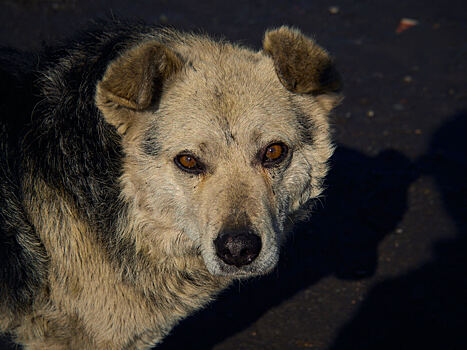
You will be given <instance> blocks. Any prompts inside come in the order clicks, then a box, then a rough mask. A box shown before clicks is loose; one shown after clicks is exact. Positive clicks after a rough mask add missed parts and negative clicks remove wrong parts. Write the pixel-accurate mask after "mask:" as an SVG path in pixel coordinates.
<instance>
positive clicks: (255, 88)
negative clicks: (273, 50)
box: [160, 47, 294, 143]
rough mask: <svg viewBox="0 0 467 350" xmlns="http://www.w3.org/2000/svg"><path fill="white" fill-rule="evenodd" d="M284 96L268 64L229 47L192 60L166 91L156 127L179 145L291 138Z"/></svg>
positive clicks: (287, 101) (287, 100) (257, 56)
mask: <svg viewBox="0 0 467 350" xmlns="http://www.w3.org/2000/svg"><path fill="white" fill-rule="evenodd" d="M289 95H290V94H289V92H288V91H287V90H286V89H285V88H284V87H283V86H282V85H281V83H280V82H279V80H278V78H277V75H276V73H275V71H274V67H273V65H272V62H271V61H270V59H269V58H267V57H265V56H264V55H262V54H260V53H253V52H251V51H247V50H243V49H236V48H232V47H231V48H229V49H225V50H218V51H215V52H214V53H212V54H211V55H207V54H204V55H203V56H202V57H195V58H194V59H193V61H192V62H190V63H189V64H188V65H187V67H186V69H185V70H184V71H183V72H182V74H180V76H179V77H178V78H177V79H176V80H175V81H174V82H173V83H172V85H171V86H170V87H169V88H168V89H167V91H166V92H165V94H164V98H163V99H162V101H161V104H160V115H161V118H162V119H163V120H162V121H161V125H162V126H163V127H164V129H165V130H164V133H170V134H172V137H171V139H172V140H173V139H174V138H173V137H174V136H176V139H177V140H179V141H180V142H181V143H186V142H204V143H210V141H215V140H217V141H218V140H220V139H224V140H225V141H226V142H229V139H237V140H238V142H240V143H251V142H252V141H253V142H260V141H261V140H260V139H261V137H263V136H264V137H265V138H270V139H274V138H277V139H281V138H282V139H283V138H292V137H293V135H292V134H291V128H290V124H293V121H294V113H293V110H292V106H291V102H290V96H289ZM242 139H243V140H242ZM242 141H243V142H242Z"/></svg>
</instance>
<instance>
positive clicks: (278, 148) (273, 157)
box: [262, 143, 288, 167]
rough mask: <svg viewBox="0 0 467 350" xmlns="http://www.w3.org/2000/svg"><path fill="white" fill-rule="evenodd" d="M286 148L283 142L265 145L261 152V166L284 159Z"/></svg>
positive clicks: (273, 163) (274, 163) (267, 165)
mask: <svg viewBox="0 0 467 350" xmlns="http://www.w3.org/2000/svg"><path fill="white" fill-rule="evenodd" d="M287 151H288V148H287V146H286V145H284V144H283V143H273V144H270V145H269V146H267V147H266V148H265V150H264V152H263V159H262V162H263V166H265V167H269V166H273V165H276V164H278V163H280V162H281V161H283V160H284V159H285V156H286V155H287Z"/></svg>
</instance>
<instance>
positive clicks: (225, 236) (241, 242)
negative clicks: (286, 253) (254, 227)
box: [214, 231, 262, 267]
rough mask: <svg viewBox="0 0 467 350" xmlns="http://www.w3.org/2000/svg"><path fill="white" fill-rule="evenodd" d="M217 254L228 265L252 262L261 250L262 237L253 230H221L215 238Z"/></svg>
mask: <svg viewBox="0 0 467 350" xmlns="http://www.w3.org/2000/svg"><path fill="white" fill-rule="evenodd" d="M214 246H215V247H216V254H217V256H218V257H219V258H220V259H222V261H223V262H225V263H226V264H228V265H234V266H236V267H241V266H244V265H248V264H251V263H252V262H253V261H254V260H255V259H256V258H257V257H258V255H259V253H260V251H261V246H262V243H261V238H260V237H259V236H258V235H256V234H254V233H251V232H248V231H247V232H237V231H227V232H225V231H224V232H221V233H220V234H219V236H217V238H216V239H215V240H214Z"/></svg>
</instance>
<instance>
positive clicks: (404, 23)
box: [396, 18, 418, 34]
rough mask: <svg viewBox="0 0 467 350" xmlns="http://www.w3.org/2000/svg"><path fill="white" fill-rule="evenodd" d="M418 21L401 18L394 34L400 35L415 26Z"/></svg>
mask: <svg viewBox="0 0 467 350" xmlns="http://www.w3.org/2000/svg"><path fill="white" fill-rule="evenodd" d="M417 24H418V21H417V20H416V19H412V18H402V19H401V20H400V22H399V25H398V26H397V29H396V33H397V34H400V33H402V32H403V31H405V30H407V29H409V28H410V27H413V26H416V25H417Z"/></svg>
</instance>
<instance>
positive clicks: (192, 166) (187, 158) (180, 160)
mask: <svg viewBox="0 0 467 350" xmlns="http://www.w3.org/2000/svg"><path fill="white" fill-rule="evenodd" d="M174 161H175V164H177V165H178V167H179V168H180V169H182V170H184V171H186V172H189V173H193V174H200V173H202V172H203V171H204V167H203V166H202V164H201V163H200V162H198V160H197V159H196V158H195V157H194V156H192V155H190V154H179V155H178V156H176V157H175V159H174Z"/></svg>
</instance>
